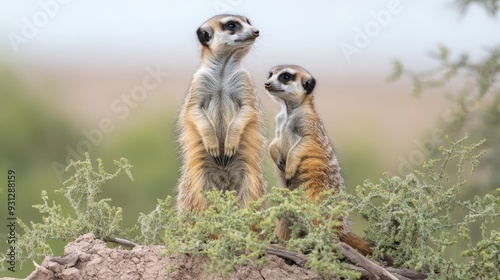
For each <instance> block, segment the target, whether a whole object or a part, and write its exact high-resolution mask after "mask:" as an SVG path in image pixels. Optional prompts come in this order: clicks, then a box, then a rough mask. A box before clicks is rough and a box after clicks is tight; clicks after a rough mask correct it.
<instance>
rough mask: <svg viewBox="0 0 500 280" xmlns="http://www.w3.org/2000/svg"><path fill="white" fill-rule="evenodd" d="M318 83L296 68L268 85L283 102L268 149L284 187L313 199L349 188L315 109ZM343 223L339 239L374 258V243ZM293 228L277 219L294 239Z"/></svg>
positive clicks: (282, 70) (277, 72)
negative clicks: (320, 194)
mask: <svg viewBox="0 0 500 280" xmlns="http://www.w3.org/2000/svg"><path fill="white" fill-rule="evenodd" d="M315 85H316V80H315V79H314V78H313V77H312V76H311V74H309V72H307V71H306V70H305V69H304V68H302V67H300V66H296V65H280V66H276V67H274V68H273V69H272V70H271V72H270V74H269V79H268V80H267V82H266V83H265V88H266V90H267V92H268V93H269V95H271V97H272V98H273V99H274V100H275V101H277V102H278V103H280V104H281V111H280V112H279V113H278V115H277V116H276V137H275V138H274V140H273V141H272V142H271V144H270V146H269V153H270V154H271V158H272V159H273V161H274V162H275V164H276V173H277V176H278V179H279V182H280V185H281V186H282V187H287V188H289V189H292V190H293V189H295V188H298V187H299V186H301V185H303V186H304V189H305V192H306V195H307V197H309V198H311V199H312V200H316V199H317V198H318V196H319V193H320V192H322V191H324V190H328V189H334V190H335V191H338V192H341V191H343V188H344V179H343V178H342V175H341V173H340V165H339V161H338V159H337V157H336V155H335V151H334V149H333V145H332V143H331V141H330V138H329V137H328V134H327V131H326V129H325V126H324V125H323V122H322V121H321V119H320V117H319V115H318V114H317V113H316V109H315V107H314V98H313V97H314V96H313V90H314V87H315ZM342 223H343V225H342V226H341V227H340V228H339V229H338V231H339V239H340V240H341V241H343V242H346V243H347V244H349V245H351V246H352V247H354V248H356V249H357V250H358V251H360V252H361V253H363V254H364V255H367V254H370V253H371V251H372V249H371V245H370V244H369V243H368V242H366V241H365V240H363V239H361V238H359V237H357V236H356V235H354V234H352V233H351V232H349V227H348V218H347V217H343V218H342ZM290 226H291V223H290V221H289V220H286V219H283V220H280V221H278V225H277V234H278V236H279V237H280V238H282V239H284V240H287V239H289V238H290V234H291V231H290Z"/></svg>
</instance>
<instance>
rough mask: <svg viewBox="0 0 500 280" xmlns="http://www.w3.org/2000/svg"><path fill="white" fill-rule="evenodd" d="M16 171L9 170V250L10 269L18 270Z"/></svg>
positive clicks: (8, 261)
mask: <svg viewBox="0 0 500 280" xmlns="http://www.w3.org/2000/svg"><path fill="white" fill-rule="evenodd" d="M16 219H17V218H16V171H15V170H13V169H9V171H7V228H8V230H7V243H8V244H9V245H8V246H9V249H8V250H7V263H8V269H9V270H10V271H12V272H15V271H16Z"/></svg>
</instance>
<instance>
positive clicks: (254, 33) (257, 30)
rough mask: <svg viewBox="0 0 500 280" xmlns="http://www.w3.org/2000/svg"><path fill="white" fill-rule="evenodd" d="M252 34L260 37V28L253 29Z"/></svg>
mask: <svg viewBox="0 0 500 280" xmlns="http://www.w3.org/2000/svg"><path fill="white" fill-rule="evenodd" d="M252 34H253V36H255V37H259V29H254V30H252Z"/></svg>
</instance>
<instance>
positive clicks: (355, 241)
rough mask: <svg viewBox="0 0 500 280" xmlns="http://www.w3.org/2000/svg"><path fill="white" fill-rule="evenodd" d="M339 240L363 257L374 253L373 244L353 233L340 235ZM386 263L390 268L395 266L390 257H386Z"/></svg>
mask: <svg viewBox="0 0 500 280" xmlns="http://www.w3.org/2000/svg"><path fill="white" fill-rule="evenodd" d="M339 238H340V241H342V242H344V243H346V244H347V245H349V246H351V247H353V248H354V249H356V250H357V251H358V252H360V253H361V254H362V255H363V256H367V255H370V254H371V253H372V252H373V245H372V244H370V243H369V242H368V241H366V240H364V239H363V238H361V237H359V236H357V235H355V234H354V233H352V232H348V233H343V234H340V236H339ZM384 261H385V262H386V263H387V265H388V266H393V265H394V260H393V259H392V258H391V257H390V256H388V255H384Z"/></svg>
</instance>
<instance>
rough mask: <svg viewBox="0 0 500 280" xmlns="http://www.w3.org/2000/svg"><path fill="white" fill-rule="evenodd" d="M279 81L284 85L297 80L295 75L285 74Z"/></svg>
mask: <svg viewBox="0 0 500 280" xmlns="http://www.w3.org/2000/svg"><path fill="white" fill-rule="evenodd" d="M278 80H279V81H280V82H282V83H288V82H289V81H293V80H295V75H292V74H290V73H288V72H285V73H283V74H281V75H280V76H279V77H278Z"/></svg>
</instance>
